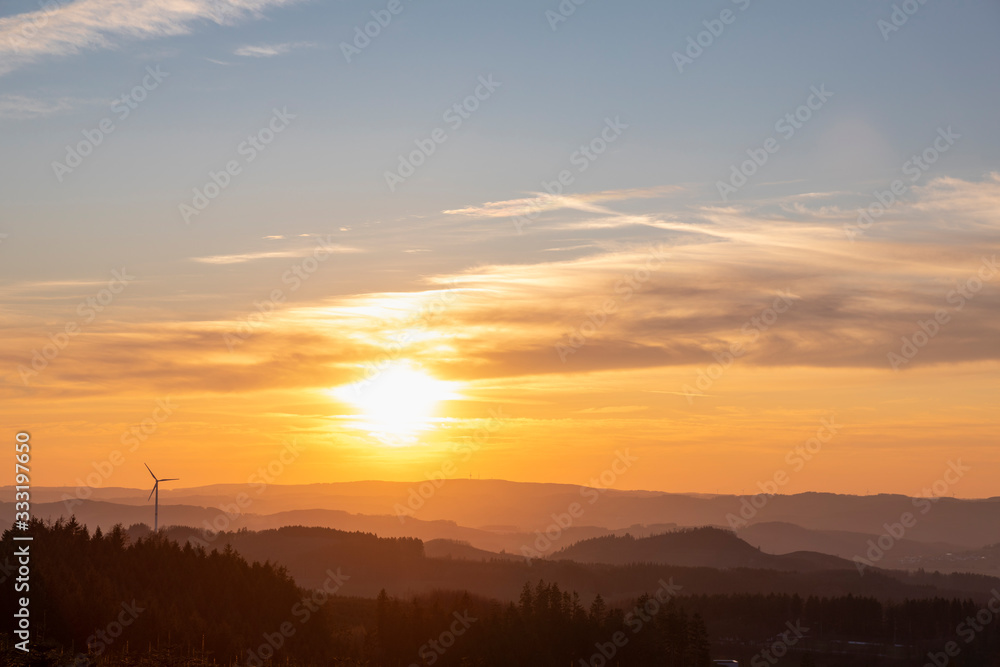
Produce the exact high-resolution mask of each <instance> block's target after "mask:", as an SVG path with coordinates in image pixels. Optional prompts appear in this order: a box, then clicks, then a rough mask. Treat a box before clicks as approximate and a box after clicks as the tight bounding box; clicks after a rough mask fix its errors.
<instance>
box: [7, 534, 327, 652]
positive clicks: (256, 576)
mask: <svg viewBox="0 0 1000 667" xmlns="http://www.w3.org/2000/svg"><path fill="white" fill-rule="evenodd" d="M20 532H21V531H19V533H20ZM29 533H30V534H31V535H32V536H33V538H34V539H33V541H32V542H30V543H29V544H30V545H31V546H30V568H31V574H30V581H29V586H30V590H29V591H27V593H17V594H7V592H6V591H5V593H4V595H3V596H2V602H0V605H2V607H0V611H2V613H0V615H2V616H3V618H6V619H11V618H12V617H13V613H14V611H15V607H14V605H15V602H16V599H17V598H18V597H20V596H21V595H28V596H30V600H31V603H30V606H29V609H30V615H31V616H30V617H31V628H32V642H31V643H32V645H33V646H44V645H46V644H49V645H54V646H56V647H58V650H57V651H56V653H57V654H58V655H59V656H60V657H59V658H58V661H56V662H52V663H46V662H32V664H60V665H63V664H74V663H76V664H80V665H85V664H88V663H87V656H89V659H90V660H91V661H92V662H97V663H98V664H100V663H102V662H103V663H104V664H111V663H109V662H108V660H110V657H111V656H115V657H116V659H117V657H119V656H121V655H122V654H123V653H125V652H127V653H129V654H131V655H133V656H136V660H139V659H141V658H142V657H143V656H150V655H154V654H155V655H161V656H162V655H170V654H171V652H172V656H173V658H172V659H171V660H174V659H176V660H180V659H182V658H184V659H190V660H194V659H196V658H198V657H199V656H201V655H202V653H204V655H206V656H211V657H212V658H213V659H215V660H218V661H219V662H220V663H222V664H229V663H230V662H231V661H235V660H237V659H238V658H239V657H240V656H242V655H243V654H245V652H246V650H247V649H248V648H249V647H252V646H257V645H259V644H260V643H261V641H262V636H263V635H264V633H267V632H274V631H275V630H276V629H278V628H279V627H280V626H281V624H282V623H284V622H286V621H289V620H292V619H293V617H292V609H293V607H294V606H295V605H296V604H297V603H299V602H300V601H301V599H302V597H303V593H302V591H301V590H300V589H299V588H298V586H296V584H295V582H294V581H293V580H292V578H291V577H290V576H289V575H288V573H287V572H286V571H285V570H284V568H282V567H278V566H275V565H272V564H270V563H266V562H265V563H264V564H260V563H253V564H250V563H248V562H247V561H246V560H244V559H243V558H242V557H241V556H240V555H238V554H237V553H236V552H235V551H233V550H232V549H228V548H227V549H224V550H222V551H216V550H213V551H211V552H208V551H206V550H205V549H198V548H194V547H192V546H191V545H186V546H184V547H183V548H182V547H181V546H179V545H178V544H177V543H176V542H173V541H169V540H166V539H164V538H162V537H158V536H155V535H153V536H150V537H148V538H146V539H140V540H138V541H136V542H134V543H130V542H129V538H128V534H127V532H126V531H125V530H124V529H123V528H122V527H121V526H115V528H114V529H113V530H111V531H109V532H108V533H107V534H102V533H101V531H100V529H98V530H97V531H95V532H94V534H93V535H90V534H89V533H88V531H87V529H86V527H84V526H82V525H80V524H78V523H77V522H76V520H75V518H74V519H71V520H70V521H62V520H59V521H57V522H56V523H54V524H45V523H43V522H41V521H39V520H33V521H32V522H31V525H30V527H29ZM23 544H25V542H18V543H15V542H14V541H13V533H12V531H9V530H8V531H5V532H4V534H3V537H2V548H3V549H2V557H3V561H4V562H5V563H6V562H10V561H11V560H12V559H13V554H14V551H15V547H16V546H20V545H23ZM10 584H11V582H10V581H8V582H6V584H5V585H7V586H10ZM11 592H12V593H13V591H11ZM315 614H316V616H317V619H316V622H314V623H308V624H296V625H297V626H299V627H297V628H296V630H297V632H296V633H295V635H294V636H293V637H290V638H288V640H287V641H286V642H285V646H284V647H283V650H284V651H285V654H286V655H288V656H290V657H291V658H294V659H301V660H304V661H309V660H313V659H316V660H319V659H320V658H321V657H322V656H323V655H324V653H325V650H326V648H327V636H326V628H327V624H326V623H325V622H324V621H323V618H322V615H323V614H324V612H323V611H322V610H317V611H316V612H315ZM7 631H8V628H0V632H7ZM50 653H51V651H50ZM8 655H9V656H17V655H18V653H17V652H11V653H9V654H8ZM34 657H35V659H36V660H37V659H38V657H39V656H37V655H36V656H34ZM0 662H2V660H0ZM5 664H6V663H5ZM10 664H13V663H10ZM124 664H131V663H124ZM135 664H138V662H136V663H135ZM160 664H184V663H181V662H173V661H171V662H166V663H160ZM193 664H194V663H193Z"/></svg>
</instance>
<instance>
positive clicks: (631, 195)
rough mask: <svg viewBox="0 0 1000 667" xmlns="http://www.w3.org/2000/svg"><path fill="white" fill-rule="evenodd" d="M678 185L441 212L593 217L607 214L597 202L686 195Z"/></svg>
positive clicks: (539, 195)
mask: <svg viewBox="0 0 1000 667" xmlns="http://www.w3.org/2000/svg"><path fill="white" fill-rule="evenodd" d="M685 189H686V188H684V186H680V185H662V186H657V187H652V188H628V189H625V190H603V191H601V192H590V193H585V194H577V195H550V194H547V193H536V194H535V196H534V197H525V198H522V199H509V200H506V201H494V202H486V203H484V204H477V205H473V206H466V207H464V208H458V209H452V210H449V211H442V212H443V213H446V214H448V215H467V216H470V217H478V218H504V217H510V216H516V215H525V214H527V213H532V212H541V211H556V210H559V209H574V210H577V211H589V212H592V213H606V212H607V211H606V210H605V209H603V208H601V207H599V206H595V204H596V203H597V202H606V201H624V200H629V199H654V198H657V197H666V196H669V195H673V194H677V193H679V192H683V191H685Z"/></svg>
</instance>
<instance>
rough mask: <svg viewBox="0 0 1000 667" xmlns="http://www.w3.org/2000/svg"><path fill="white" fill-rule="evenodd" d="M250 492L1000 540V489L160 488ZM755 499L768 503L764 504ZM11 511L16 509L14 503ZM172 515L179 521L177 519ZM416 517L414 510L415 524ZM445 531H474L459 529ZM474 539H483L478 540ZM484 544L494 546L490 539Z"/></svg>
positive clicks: (442, 510)
mask: <svg viewBox="0 0 1000 667" xmlns="http://www.w3.org/2000/svg"><path fill="white" fill-rule="evenodd" d="M13 493H14V489H13V487H11V486H5V487H0V500H3V501H5V502H10V501H12V500H13ZM74 493H75V490H74V489H70V488H62V487H33V488H32V500H33V503H35V504H44V503H59V501H60V499H61V498H62V496H63V495H64V494H71V495H72V494H74ZM91 493H92V495H91V496H90V500H95V501H103V502H112V503H116V504H121V505H135V506H137V507H139V508H142V509H144V510H145V511H147V512H148V507H149V506H148V502H147V500H146V498H147V496H148V495H149V490H148V489H128V488H120V487H108V488H103V489H94V490H91ZM240 494H246V495H248V497H249V498H250V500H251V504H250V505H249V506H248V507H246V510H245V511H247V512H251V513H253V514H256V515H260V516H266V515H276V514H278V513H281V512H292V511H301V510H330V511H340V512H345V513H347V514H355V515H357V514H360V515H369V516H377V515H381V516H389V517H392V519H393V520H396V513H397V511H398V510H399V509H400V508H403V509H405V510H406V511H407V512H412V518H413V520H420V521H427V522H433V521H439V520H440V521H452V522H454V523H455V524H457V525H459V526H465V527H468V528H472V529H483V528H485V527H501V526H502V527H504V528H503V529H496V528H490V529H488V530H487V531H486V532H491V533H494V534H501V533H502V532H508V533H510V532H520V533H524V534H527V535H532V534H534V533H535V531H540V532H544V531H545V530H546V529H547V528H548V527H549V526H551V525H552V523H553V515H557V516H558V515H561V514H564V513H565V512H566V511H567V508H569V507H570V506H571V505H572V504H574V503H577V504H578V505H579V506H580V507H581V508H582V510H583V512H582V515H581V516H579V518H578V519H577V520H576V521H575V522H574V523H573V526H572V529H576V528H579V527H585V526H589V527H594V528H599V529H604V530H606V531H618V530H622V529H627V528H628V527H629V526H632V525H635V524H641V525H655V524H676V525H679V526H719V527H725V528H739V529H742V528H745V527H746V525H744V524H743V521H744V520H745V521H746V523H747V525H753V524H756V523H765V522H782V523H790V524H794V525H797V526H802V527H804V528H809V529H812V530H822V531H847V532H854V533H863V534H867V535H879V534H881V533H882V532H884V530H885V528H884V525H885V524H886V523H893V522H896V521H899V518H900V516H901V515H902V514H904V513H906V512H910V513H913V514H916V515H917V516H918V517H919V521H918V522H917V525H915V526H914V527H913V528H912V529H910V530H908V531H907V534H906V539H907V540H913V541H918V542H927V543H947V544H951V545H956V546H959V547H961V548H963V549H967V550H971V549H979V548H981V547H983V546H984V545H985V544H987V543H991V542H996V541H997V538H998V536H1000V498H989V499H983V500H965V499H956V498H940V499H938V500H937V501H935V502H933V503H931V502H930V501H928V500H924V499H916V500H915V499H912V498H908V497H906V496H901V495H889V494H880V495H874V496H851V495H840V494H832V493H801V494H796V495H789V496H782V495H777V496H767V497H764V496H732V495H716V496H707V495H695V494H674V493H663V492H658V491H618V490H614V489H607V490H595V489H589V488H586V487H581V486H574V485H570V484H535V483H522V482H508V481H503V480H473V479H449V480H446V481H444V482H443V483H441V482H438V483H437V484H433V483H431V482H377V481H369V482H346V483H333V484H305V485H281V484H269V485H267V486H266V488H263V487H261V486H259V485H258V486H254V485H251V484H219V485H212V486H203V487H195V488H187V489H185V488H174V489H163V490H162V491H161V493H160V510H161V516H163V515H168V516H169V512H170V510H169V509H168V508H169V507H172V506H174V505H187V506H202V507H220V506H224V505H232V504H233V503H234V501H235V499H236V498H237V496H239V495H240ZM751 501H755V502H756V504H757V505H758V506H759V507H754V505H753V504H752V503H751ZM59 504H60V505H61V503H59ZM924 510H926V511H924ZM3 511H4V512H5V514H4V516H7V515H8V514H9V513H10V512H12V511H13V509H12V508H7V507H4V508H3ZM144 520H146V521H148V519H144ZM166 521H167V522H168V523H173V522H174V520H172V519H166ZM409 521H410V519H407V523H409ZM177 523H183V522H181V521H177ZM257 527H264V526H257ZM268 527H274V526H268ZM590 536H593V535H590ZM435 537H442V538H448V539H467V540H468V539H469V538H467V537H464V536H459V535H436V536H435ZM579 539H583V537H582V536H580V537H579ZM469 541H472V542H473V544H476V542H474V541H473V540H469ZM476 546H478V547H479V548H484V546H483V545H481V544H476ZM499 548H502V547H498V548H492V547H491V548H490V550H495V551H499ZM509 550H510V549H509V548H508V551H509Z"/></svg>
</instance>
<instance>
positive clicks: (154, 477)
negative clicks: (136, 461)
mask: <svg viewBox="0 0 1000 667" xmlns="http://www.w3.org/2000/svg"><path fill="white" fill-rule="evenodd" d="M142 465H144V466H146V464H145V463H143V464H142ZM146 470H149V466H146ZM149 474H150V475H152V476H153V479H156V475H153V471H152V470H149Z"/></svg>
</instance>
